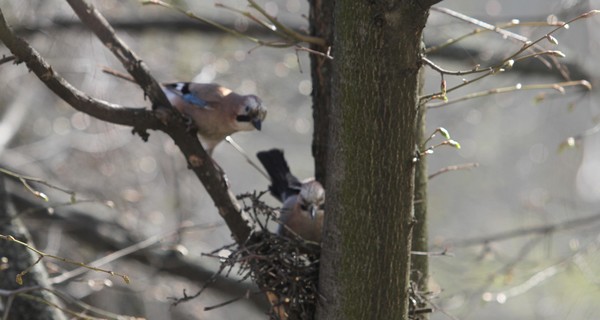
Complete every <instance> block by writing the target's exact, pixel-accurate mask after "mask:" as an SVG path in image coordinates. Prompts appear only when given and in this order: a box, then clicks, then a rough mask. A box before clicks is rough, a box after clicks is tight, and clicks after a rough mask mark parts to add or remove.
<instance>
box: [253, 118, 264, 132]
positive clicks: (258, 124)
mask: <svg viewBox="0 0 600 320" xmlns="http://www.w3.org/2000/svg"><path fill="white" fill-rule="evenodd" d="M252 125H253V126H254V127H255V128H256V130H258V131H260V128H262V121H261V120H260V119H254V120H252Z"/></svg>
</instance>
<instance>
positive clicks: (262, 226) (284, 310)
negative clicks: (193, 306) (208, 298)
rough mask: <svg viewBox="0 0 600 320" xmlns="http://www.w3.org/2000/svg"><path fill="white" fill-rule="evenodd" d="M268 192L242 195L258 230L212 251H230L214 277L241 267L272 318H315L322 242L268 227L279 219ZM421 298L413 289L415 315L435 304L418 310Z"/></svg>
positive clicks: (245, 208) (413, 316) (239, 271)
mask: <svg viewBox="0 0 600 320" xmlns="http://www.w3.org/2000/svg"><path fill="white" fill-rule="evenodd" d="M263 194H264V193H258V194H257V193H252V194H243V195H240V196H238V199H239V200H241V201H242V202H243V203H244V212H245V213H247V214H248V217H249V220H250V222H251V223H252V224H253V226H254V231H253V233H252V234H251V235H250V237H249V238H248V240H247V241H246V243H245V244H244V245H243V246H237V245H235V244H232V245H228V246H225V247H223V248H220V249H218V250H215V251H214V252H213V253H212V255H215V254H216V253H217V252H219V251H222V250H224V249H226V250H228V255H227V256H226V257H222V256H221V259H222V264H221V268H220V269H219V271H218V272H217V273H216V274H215V277H216V276H217V275H223V273H225V274H224V275H225V276H228V275H229V273H230V272H231V271H232V269H233V268H234V266H237V267H238V268H239V269H238V274H241V275H242V278H243V279H242V280H245V279H247V278H251V279H252V280H253V281H254V283H256V284H257V285H258V288H259V289H260V291H261V292H263V293H264V294H265V295H266V296H267V299H268V300H269V302H270V304H271V308H270V310H269V312H268V314H269V316H270V318H271V319H277V320H286V319H302V320H303V319H313V318H314V313H315V309H316V305H317V302H318V300H319V294H318V291H317V286H318V276H319V257H320V254H321V247H320V245H319V244H318V243H314V242H309V241H305V240H303V239H302V238H300V237H285V236H281V235H278V234H274V233H272V232H271V231H269V227H270V226H273V225H274V224H278V223H279V221H278V220H277V211H276V210H275V209H274V208H271V207H269V206H267V205H266V204H265V203H263V202H262V201H260V197H261V196H262V195H263ZM215 277H213V278H215ZM209 282H210V281H209ZM201 291H202V290H201ZM198 294H199V293H198ZM189 298H191V297H189ZM417 299H419V298H418V297H417V296H416V293H414V291H413V290H411V303H410V307H411V308H410V309H411V311H410V313H411V316H410V318H411V319H418V318H419V314H423V313H429V312H431V310H430V309H420V310H419V309H418V307H417V303H415V302H416V300H417ZM419 300H420V299H419ZM225 304H226V303H224V304H221V305H219V306H223V305H225ZM425 310H426V311H425ZM415 311H416V312H415ZM419 311H420V312H419ZM423 311H425V312H423Z"/></svg>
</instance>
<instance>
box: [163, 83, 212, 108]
mask: <svg viewBox="0 0 600 320" xmlns="http://www.w3.org/2000/svg"><path fill="white" fill-rule="evenodd" d="M165 87H167V88H168V89H170V90H171V91H173V92H174V93H176V94H177V95H179V96H180V97H181V98H182V99H183V100H184V101H185V102H187V103H189V104H193V105H195V106H198V107H201V108H205V107H207V106H208V102H206V101H205V100H203V99H201V98H200V97H198V96H196V95H194V94H193V93H192V92H191V91H190V83H189V82H177V83H171V84H167V85H165Z"/></svg>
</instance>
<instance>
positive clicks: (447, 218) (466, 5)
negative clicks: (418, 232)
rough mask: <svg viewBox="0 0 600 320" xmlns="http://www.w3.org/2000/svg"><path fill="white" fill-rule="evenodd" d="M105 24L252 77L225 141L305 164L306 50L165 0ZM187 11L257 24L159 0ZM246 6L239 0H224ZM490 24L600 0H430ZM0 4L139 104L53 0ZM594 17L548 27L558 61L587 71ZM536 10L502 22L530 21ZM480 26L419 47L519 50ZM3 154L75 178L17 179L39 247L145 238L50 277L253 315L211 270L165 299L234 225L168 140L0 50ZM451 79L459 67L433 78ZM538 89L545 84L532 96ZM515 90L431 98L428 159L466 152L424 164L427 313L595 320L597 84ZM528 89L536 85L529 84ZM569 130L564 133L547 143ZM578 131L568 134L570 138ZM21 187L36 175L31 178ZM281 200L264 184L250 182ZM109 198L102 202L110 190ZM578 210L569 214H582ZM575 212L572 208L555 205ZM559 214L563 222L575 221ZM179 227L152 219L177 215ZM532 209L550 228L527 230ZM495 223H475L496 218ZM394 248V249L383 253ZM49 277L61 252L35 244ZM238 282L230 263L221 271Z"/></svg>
mask: <svg viewBox="0 0 600 320" xmlns="http://www.w3.org/2000/svg"><path fill="white" fill-rule="evenodd" d="M92 2H93V3H94V5H96V6H97V8H98V9H99V10H100V11H101V12H102V13H103V14H104V15H105V16H106V17H107V18H108V19H109V21H110V22H111V23H112V24H113V26H114V27H115V29H116V30H117V34H118V35H119V36H120V37H122V39H123V40H124V41H125V42H126V43H127V44H128V45H129V46H130V47H131V48H132V49H133V50H134V51H135V52H136V53H137V54H138V55H139V56H141V57H142V59H143V60H144V61H145V62H146V63H147V65H148V66H149V68H150V70H151V71H152V72H153V75H154V76H155V77H156V78H157V79H158V80H159V81H163V82H172V81H190V80H192V79H193V80H194V81H196V82H217V83H219V84H221V85H224V86H227V87H229V88H232V89H233V90H235V91H237V92H240V93H243V94H249V93H253V94H257V95H258V96H260V97H261V98H262V99H263V102H264V104H265V105H266V106H267V108H268V115H267V119H266V121H265V123H264V125H263V130H262V131H261V132H250V133H239V134H236V135H234V138H235V140H236V141H237V142H238V143H239V144H240V145H242V146H243V147H244V148H245V150H246V151H247V152H248V154H249V155H250V156H251V157H254V154H255V153H256V152H257V151H260V150H265V149H269V148H273V147H277V148H283V149H284V150H285V154H286V158H287V159H288V161H289V163H290V167H291V168H292V171H293V172H294V173H295V174H296V175H297V176H298V177H300V178H306V177H310V176H312V175H313V170H314V169H313V160H312V157H311V139H312V115H311V114H312V110H311V105H312V100H311V97H310V93H311V80H310V74H309V72H310V68H309V65H310V63H309V60H308V57H307V53H306V52H298V53H297V52H295V51H294V50H293V49H271V48H259V47H256V46H255V44H253V43H251V42H249V41H247V40H244V39H239V38H236V37H233V36H231V35H229V34H225V33H222V32H220V31H218V30H216V29H214V28H212V27H209V26H207V25H205V24H202V23H197V22H195V21H192V20H190V19H188V18H187V17H185V16H183V15H181V14H178V13H176V12H173V11H171V10H168V9H165V8H160V7H157V6H151V5H148V6H142V5H140V3H139V2H138V1H136V0H120V1H117V0H103V1H92ZM257 2H258V3H259V4H261V5H263V7H264V8H265V9H266V10H267V11H268V12H269V13H270V14H272V15H275V16H277V17H278V19H279V20H280V21H282V22H284V23H285V24H286V25H288V26H291V27H294V28H296V29H298V30H302V29H307V27H308V23H307V21H306V18H305V17H304V16H305V15H306V14H307V10H308V4H307V2H306V1H304V0H273V1H257ZM174 3H176V4H177V5H180V6H182V7H185V8H189V9H190V10H192V11H193V12H195V13H196V14H197V15H200V16H202V17H205V18H210V19H214V20H216V21H220V22H222V23H224V24H227V25H230V26H231V27H235V28H238V29H239V30H246V31H247V32H249V33H250V34H252V35H254V36H257V37H262V38H264V39H266V40H268V39H269V34H268V33H265V32H262V33H261V31H260V30H258V29H257V28H256V27H255V26H254V25H253V24H252V23H250V22H248V20H246V19H245V18H243V17H241V16H240V15H238V14H235V13H234V12H232V11H230V10H226V9H223V8H215V6H214V2H213V1H190V0H187V1H184V0H180V1H175V2H174ZM223 3H224V4H226V5H228V6H230V7H235V8H241V9H244V8H246V6H247V4H246V1H244V0H224V1H223ZM439 5H440V6H444V7H447V8H451V9H453V10H456V11H458V12H462V13H464V14H466V15H469V16H472V17H474V18H477V19H480V20H482V21H486V22H488V23H492V24H499V23H505V22H509V21H511V20H513V19H519V20H520V21H522V22H525V21H552V20H553V19H558V20H561V21H567V20H569V19H571V18H574V17H576V16H577V15H579V14H581V13H584V12H586V11H589V10H590V9H594V8H595V9H598V8H600V1H598V0H589V1H577V0H530V1H526V2H524V1H513V0H505V1H499V0H487V1H476V2H474V1H463V0H461V1H458V0H446V1H443V2H441V3H440V4H439ZM0 7H1V8H2V10H3V12H4V14H5V16H6V19H7V20H8V22H9V23H10V24H11V25H12V26H13V28H14V29H15V30H16V31H17V32H18V34H19V35H21V36H23V37H24V38H25V39H26V40H27V41H28V42H30V43H31V44H32V46H33V47H34V48H36V49H37V50H38V51H39V52H40V53H41V54H42V56H43V57H45V58H46V59H47V60H48V62H49V63H50V64H51V65H52V66H53V68H54V69H55V70H56V71H58V72H59V73H60V74H61V75H63V76H64V77H65V78H66V79H67V80H68V81H70V82H71V83H73V84H75V85H76V86H77V87H78V88H79V89H80V90H83V91H84V92H86V93H88V94H89V95H91V96H93V97H96V98H100V99H103V100H106V101H110V102H113V103H117V104H121V105H125V106H139V107H149V103H148V101H146V100H145V99H144V96H143V93H142V91H141V90H140V89H139V88H138V87H137V86H136V85H134V84H132V83H128V82H126V81H123V80H120V79H117V78H115V77H112V76H110V75H107V74H105V73H103V72H102V68H103V67H105V66H106V67H110V68H114V69H116V70H122V69H121V65H120V63H119V62H118V61H117V60H116V59H115V58H114V57H113V56H112V54H111V53H110V52H109V51H108V50H106V49H105V48H104V46H103V45H102V44H101V43H100V42H99V41H98V40H97V39H96V37H95V36H94V35H92V34H91V33H90V32H89V31H88V30H87V29H86V28H85V27H84V26H83V25H81V23H80V22H79V20H78V19H77V17H76V16H75V14H74V13H73V12H72V10H71V8H70V7H69V6H68V5H67V4H66V2H64V1H59V0H26V1H23V0H18V1H17V0H0ZM599 28H600V19H599V17H593V18H590V19H585V20H579V21H577V22H576V23H573V24H572V25H570V28H569V29H568V30H561V31H559V32H558V33H556V34H555V36H556V37H557V39H558V41H559V45H558V46H556V49H557V50H561V51H562V52H564V53H565V54H566V58H565V59H562V60H561V61H562V62H564V63H565V64H566V65H568V67H569V69H570V71H571V76H572V78H573V79H575V80H578V79H587V80H588V81H590V83H591V84H592V85H593V86H594V88H596V87H598V86H599V85H600V81H599V79H600V78H599V77H598V75H597V73H596V71H597V70H600V61H599V60H598V53H599V52H600V36H599V35H598V33H597V30H599ZM473 29H474V26H473V25H470V24H467V23H465V22H463V21H459V20H457V19H454V18H451V17H448V16H447V15H444V14H441V13H439V12H431V14H430V18H429V24H428V26H427V28H426V29H425V30H426V35H425V43H426V45H427V46H431V45H434V44H440V43H442V42H444V41H445V40H446V39H449V38H453V37H457V36H460V35H462V34H465V33H468V32H470V31H472V30H473ZM550 29H551V28H548V27H517V28H511V31H513V32H516V33H519V34H522V35H524V36H527V37H529V38H530V39H537V38H538V37H540V36H543V35H544V34H545V33H546V32H548V31H549V30H550ZM520 46H521V45H520V44H518V43H514V42H511V41H510V40H506V39H502V37H501V36H500V35H498V34H496V33H485V34H481V35H477V36H475V37H472V38H470V39H468V40H466V41H463V42H459V43H458V44H457V45H454V46H451V47H448V48H445V49H442V50H440V51H438V52H435V53H434V54H431V55H429V58H430V59H431V60H434V61H435V62H436V63H438V65H441V66H443V67H445V68H446V69H456V70H458V69H461V70H462V69H470V68H472V67H473V66H474V65H475V64H481V65H483V66H485V65H489V64H492V63H493V62H494V61H498V60H500V59H502V58H504V57H506V56H508V55H510V53H511V52H514V51H516V50H518V48H520ZM0 48H2V50H3V51H2V50H0V55H9V52H8V50H7V49H5V48H4V47H3V46H2V47H0ZM0 72H1V73H0V74H1V75H2V76H1V77H0V88H1V89H0V116H1V118H0V167H3V168H7V169H10V170H14V171H17V172H19V173H22V174H26V175H28V176H35V177H39V178H41V179H44V180H45V181H47V182H50V183H52V184H56V185H59V186H61V187H64V188H66V189H70V190H74V191H76V192H77V194H78V196H77V197H78V199H80V200H84V199H86V200H92V201H81V202H80V203H77V204H75V205H68V202H69V195H66V194H64V193H61V192H57V191H56V190H52V189H46V188H45V187H43V186H39V188H40V189H42V190H44V192H45V193H47V194H48V196H49V198H50V201H49V203H44V202H43V201H41V200H39V199H36V198H35V197H34V196H33V195H31V194H30V193H28V192H26V191H25V190H24V188H23V187H22V186H21V185H20V184H18V183H12V184H11V186H10V187H11V189H12V191H13V192H14V193H15V194H17V195H19V196H20V197H21V200H22V201H35V202H37V203H38V205H39V206H46V207H52V208H53V209H52V210H37V211H32V210H28V211H21V212H20V217H22V218H23V219H24V221H25V224H26V225H27V227H28V228H29V230H30V231H31V232H32V233H33V234H34V237H35V241H36V245H37V247H38V248H39V249H42V250H44V251H45V252H47V253H52V254H58V255H60V256H63V257H67V258H69V259H72V260H77V261H86V262H87V261H93V260H95V259H98V258H100V257H102V256H105V255H107V254H108V253H110V252H113V251H115V250H118V249H120V248H124V247H126V246H128V245H132V244H135V243H136V242H138V241H142V240H144V239H147V238H150V237H154V236H158V238H160V241H158V243H157V244H156V245H154V246H152V247H151V248H150V249H144V250H138V251H137V252H136V253H134V254H133V255H131V256H127V257H124V258H122V259H118V260H117V261H114V262H112V263H111V264H110V265H109V266H107V268H108V269H112V270H114V271H117V272H120V273H125V274H127V275H128V276H129V277H130V278H131V284H130V285H125V284H124V283H123V282H122V281H121V280H120V279H118V278H116V277H105V275H104V274H101V273H94V272H88V273H86V274H84V275H81V276H79V277H77V278H76V279H75V280H71V281H68V282H65V283H60V284H59V285H58V288H59V289H61V290H64V291H65V292H68V293H69V294H70V295H72V296H73V297H74V298H76V299H81V300H82V301H85V302H87V303H89V304H91V305H94V306H96V307H99V308H102V309H105V310H107V311H110V312H113V313H116V314H124V315H131V316H140V317H147V318H149V319H241V318H243V319H264V318H265V315H264V312H265V310H266V307H265V302H264V301H262V300H261V299H262V297H260V296H259V295H252V298H251V299H242V300H240V301H238V302H236V303H233V304H230V305H227V306H225V307H221V308H216V309H214V310H210V311H204V310H203V309H204V308H205V307H209V306H213V305H216V304H219V303H222V302H224V301H226V300H229V299H232V298H234V297H237V296H243V295H244V294H245V293H246V290H248V289H251V290H252V287H251V286H250V285H249V283H247V281H246V282H242V283H236V282H235V281H232V280H227V279H222V278H219V279H218V280H217V282H216V283H215V284H214V285H212V286H211V287H210V288H209V289H208V290H207V291H206V292H205V293H204V294H203V295H202V296H200V297H199V298H196V299H195V300H193V301H191V302H187V303H183V304H180V305H178V306H176V307H172V306H170V303H171V300H170V297H181V296H182V295H183V290H184V289H185V290H186V292H188V293H194V292H196V291H197V290H198V289H199V288H200V287H201V286H202V284H203V283H204V280H207V279H208V278H209V277H210V275H211V274H212V272H214V271H216V270H217V269H218V265H219V261H218V260H217V259H215V258H211V257H206V256H202V253H207V252H211V251H213V250H215V249H217V248H220V247H222V246H224V245H226V244H229V243H232V242H233V241H232V239H231V237H230V234H229V231H228V230H227V228H226V227H225V226H224V224H223V223H222V221H221V218H220V216H219V215H218V213H217V211H216V209H215V208H214V205H213V204H212V201H211V200H210V198H209V197H208V195H207V194H206V191H205V190H204V188H203V186H202V185H201V184H200V183H199V181H198V180H197V178H196V177H195V176H194V175H193V174H191V172H189V171H188V170H187V168H186V162H185V160H184V158H183V157H182V156H181V154H180V152H179V151H178V149H177V148H176V146H175V145H174V144H173V143H172V141H171V140H170V138H168V137H167V136H166V135H164V134H162V133H160V132H151V135H150V139H149V141H148V142H147V143H144V142H142V141H141V139H140V138H139V137H138V136H134V135H132V134H131V130H130V129H129V128H125V127H120V126H115V125H111V124H107V123H104V122H100V121H97V120H95V119H93V118H90V117H89V116H87V115H84V114H82V113H79V112H76V111H74V110H73V109H72V108H71V107H70V106H68V105H67V104H66V103H65V102H63V101H62V100H59V99H58V98H57V97H56V96H55V95H54V94H53V93H51V92H50V91H49V90H48V89H46V88H45V87H44V86H43V85H42V84H41V82H40V81H39V80H38V79H37V78H36V77H35V76H34V75H32V74H31V73H29V72H27V69H26V67H25V66H22V65H19V66H14V65H12V64H3V65H1V66H0ZM446 80H447V81H448V86H449V87H450V86H452V85H455V84H457V83H460V81H461V79H460V78H457V79H451V78H446ZM560 81H564V79H562V78H561V76H560V74H559V72H557V71H556V70H550V69H547V68H545V67H544V66H543V65H542V64H541V63H539V62H538V61H535V60H532V59H530V60H527V61H525V62H523V63H517V64H516V65H515V68H514V69H513V70H511V71H510V72H506V73H502V74H499V75H497V76H494V77H489V78H487V79H486V80H485V81H481V82H477V83H475V84H473V85H470V86H467V87H465V88H463V89H461V90H458V91H456V92H453V93H452V94H449V98H450V100H452V99H453V98H458V97H460V96H462V95H464V94H467V93H469V92H475V91H480V90H487V89H490V88H497V87H507V86H514V85H516V84H517V83H521V84H523V85H529V84H535V83H553V82H560ZM439 85H440V78H439V75H438V74H437V73H436V72H434V71H431V70H430V69H428V71H427V81H426V88H425V92H426V93H433V92H435V91H437V90H439ZM541 92H545V93H547V94H548V95H547V96H546V97H545V99H539V94H540V93H541ZM555 93H556V91H552V90H545V91H517V92H512V93H506V94H498V95H492V96H489V97H484V98H480V99H474V100H469V101H466V102H462V103H458V104H452V105H448V106H447V107H443V108H437V109H430V110H429V112H428V114H427V121H428V127H429V131H433V129H435V128H436V127H440V126H441V127H444V128H446V129H448V131H449V132H450V133H451V135H452V138H453V139H455V140H457V141H459V142H460V143H461V145H462V148H461V149H460V150H455V149H452V148H439V149H436V152H435V154H433V155H432V156H429V157H428V159H429V161H430V162H429V169H430V171H431V173H433V172H436V171H437V170H439V169H441V168H444V167H446V166H449V165H460V164H465V163H478V164H479V166H478V167H477V168H473V169H470V170H466V171H458V172H450V173H447V174H444V175H441V176H437V177H435V178H434V179H432V180H431V181H430V184H429V186H430V187H429V189H430V195H429V201H430V202H429V208H430V215H429V216H430V221H429V231H430V238H431V245H432V247H431V250H432V251H443V250H447V251H448V252H449V253H451V255H447V256H434V257H432V258H431V273H432V276H433V278H434V282H435V283H433V284H432V285H433V288H434V291H436V293H437V294H436V295H435V297H433V298H432V302H433V303H434V304H435V305H436V307H437V308H439V309H438V311H436V312H435V313H434V314H433V315H432V319H482V318H484V319H595V318H597V317H598V315H600V306H599V305H598V303H597V301H599V299H600V290H599V289H600V276H599V275H600V252H599V250H600V236H599V230H600V211H599V209H598V207H599V206H598V204H600V161H599V160H598V159H600V136H599V135H598V134H595V131H598V130H597V128H598V127H597V126H598V116H599V115H600V105H599V101H600V99H599V98H600V97H599V93H598V90H596V89H593V90H592V91H591V92H589V91H587V90H584V89H582V88H566V94H564V95H560V94H555ZM540 100H541V101H540ZM569 137H577V139H576V141H577V142H578V145H577V147H575V148H567V149H562V151H561V149H559V146H560V145H561V143H563V142H564V141H565V140H566V139H567V138H569ZM579 138H581V139H579ZM214 158H215V160H216V161H217V162H218V163H219V164H220V165H221V166H222V167H223V169H224V170H225V171H226V173H227V176H228V178H229V182H230V184H231V188H232V191H233V192H234V193H244V192H251V191H254V190H259V191H263V190H266V189H267V186H268V181H267V180H266V179H265V178H264V177H262V176H261V175H260V174H259V173H258V172H257V171H256V170H255V169H253V168H252V167H251V166H250V165H249V164H247V163H246V161H245V160H244V158H243V157H241V156H240V154H238V153H237V152H236V151H235V150H234V149H233V148H232V147H231V146H229V145H227V144H226V143H223V144H221V145H220V146H218V147H217V148H216V151H215V153H214ZM36 187H37V185H36ZM263 199H265V200H267V202H268V203H270V204H272V205H277V203H276V201H275V200H274V199H272V198H271V197H270V196H265V197H263ZM107 201H110V203H111V204H114V205H112V206H106V205H105V203H106V202H107ZM588 217H590V218H589V219H587V220H581V219H583V218H588ZM570 221H571V222H570ZM573 221H574V222H573ZM182 225H185V226H187V227H186V228H185V229H182V230H180V232H177V233H175V234H174V235H170V236H165V237H162V235H164V234H167V233H171V232H172V231H174V230H176V229H177V228H178V227H180V226H182ZM538 226H546V228H539V229H536V227H538ZM515 230H517V231H519V230H521V231H520V232H515V234H513V236H511V235H510V234H508V235H507V236H506V237H505V238H500V239H495V238H493V237H492V238H486V237H490V236H493V235H496V234H500V235H501V234H503V233H505V232H510V231H515ZM390 254H393V253H390ZM47 262H48V263H47V265H48V267H49V269H50V272H51V276H53V277H60V274H61V273H63V272H64V270H63V268H65V267H66V268H72V267H71V266H65V265H63V264H54V262H52V261H47ZM232 277H233V278H234V280H235V275H232Z"/></svg>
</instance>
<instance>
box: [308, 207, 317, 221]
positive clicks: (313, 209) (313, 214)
mask: <svg viewBox="0 0 600 320" xmlns="http://www.w3.org/2000/svg"><path fill="white" fill-rule="evenodd" d="M308 210H309V212H310V218H311V219H313V220H315V218H316V217H317V210H319V208H318V207H317V206H315V205H310V207H309V208H308Z"/></svg>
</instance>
